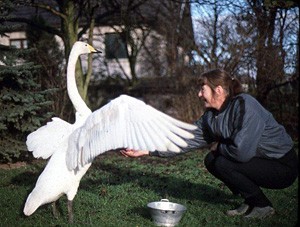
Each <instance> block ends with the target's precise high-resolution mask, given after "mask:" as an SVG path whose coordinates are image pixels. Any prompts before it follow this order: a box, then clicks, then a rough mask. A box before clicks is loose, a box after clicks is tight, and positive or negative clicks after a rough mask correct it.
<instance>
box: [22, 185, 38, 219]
mask: <svg viewBox="0 0 300 227" xmlns="http://www.w3.org/2000/svg"><path fill="white" fill-rule="evenodd" d="M40 205H41V200H40V199H39V196H38V195H37V194H36V193H34V191H33V192H32V193H30V194H29V196H28V197H27V200H26V203H25V206H24V209H23V213H24V214H25V215H26V216H30V215H32V214H33V213H34V212H35V211H36V210H37V208H39V206H40Z"/></svg>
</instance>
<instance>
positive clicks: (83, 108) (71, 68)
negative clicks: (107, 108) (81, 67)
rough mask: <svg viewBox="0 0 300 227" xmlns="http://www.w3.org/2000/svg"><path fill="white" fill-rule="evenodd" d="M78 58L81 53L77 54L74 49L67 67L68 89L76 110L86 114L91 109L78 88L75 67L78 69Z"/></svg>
mask: <svg viewBox="0 0 300 227" xmlns="http://www.w3.org/2000/svg"><path fill="white" fill-rule="evenodd" d="M78 58H79V54H77V53H76V52H74V51H73V50H72V51H71V53H70V56H69V62H68V68H67V89H68V94H69V97H70V99H71V102H72V103H73V105H74V107H75V109H76V112H78V113H79V114H85V113H90V112H91V110H90V109H89V108H88V106H87V105H86V104H85V102H84V101H83V99H82V98H81V96H80V94H79V92H78V89H77V85H76V78H75V69H76V62H77V60H78Z"/></svg>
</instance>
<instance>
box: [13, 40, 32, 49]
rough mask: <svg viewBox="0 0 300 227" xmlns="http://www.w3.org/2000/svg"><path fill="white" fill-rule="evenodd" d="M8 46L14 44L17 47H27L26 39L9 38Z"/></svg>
mask: <svg viewBox="0 0 300 227" xmlns="http://www.w3.org/2000/svg"><path fill="white" fill-rule="evenodd" d="M9 44H10V46H15V47H16V48H18V49H26V48H27V47H28V45H27V40H26V39H11V40H9Z"/></svg>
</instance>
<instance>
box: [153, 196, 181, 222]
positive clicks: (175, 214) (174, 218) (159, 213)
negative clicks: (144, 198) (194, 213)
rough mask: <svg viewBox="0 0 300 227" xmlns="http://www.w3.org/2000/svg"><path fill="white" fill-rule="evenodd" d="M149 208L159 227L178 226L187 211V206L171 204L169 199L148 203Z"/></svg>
mask: <svg viewBox="0 0 300 227" xmlns="http://www.w3.org/2000/svg"><path fill="white" fill-rule="evenodd" d="M147 207H148V208H149V209H150V214H151V217H152V219H153V221H154V223H155V224H156V225H157V226H175V225H177V224H178V223H179V221H180V220H181V218H182V215H183V214H184V212H185V211H186V207H185V206H183V205H181V204H178V203H171V202H169V200H168V199H162V200H160V202H151V203H148V204H147Z"/></svg>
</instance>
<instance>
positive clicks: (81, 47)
mask: <svg viewBox="0 0 300 227" xmlns="http://www.w3.org/2000/svg"><path fill="white" fill-rule="evenodd" d="M72 49H74V50H76V52H77V54H79V55H81V54H90V53H101V51H99V50H96V49H95V48H94V47H92V46H91V45H89V44H88V43H85V42H81V41H77V42H75V43H74V45H73V48H72Z"/></svg>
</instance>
